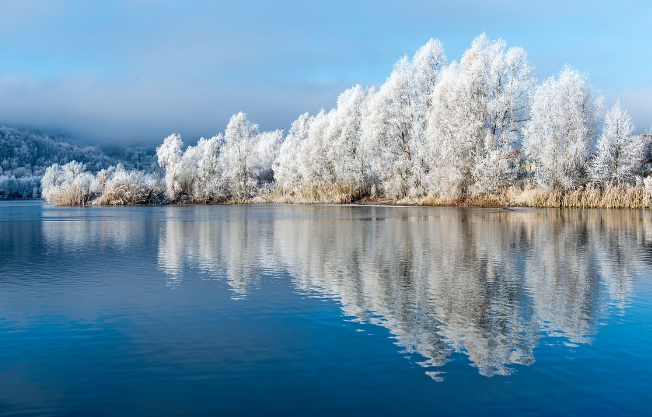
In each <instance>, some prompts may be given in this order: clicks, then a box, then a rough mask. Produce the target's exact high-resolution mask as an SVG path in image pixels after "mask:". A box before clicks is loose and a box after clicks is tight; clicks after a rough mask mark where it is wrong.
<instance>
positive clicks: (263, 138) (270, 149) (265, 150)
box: [254, 130, 283, 186]
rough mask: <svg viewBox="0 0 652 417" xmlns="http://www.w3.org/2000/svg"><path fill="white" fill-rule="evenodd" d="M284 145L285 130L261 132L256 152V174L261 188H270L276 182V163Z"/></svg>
mask: <svg viewBox="0 0 652 417" xmlns="http://www.w3.org/2000/svg"><path fill="white" fill-rule="evenodd" d="M282 143H283V130H274V131H271V132H261V133H260V134H259V135H258V139H257V140H256V149H255V152H254V156H255V161H254V164H255V166H256V172H257V175H258V182H259V185H260V186H270V185H271V184H272V183H273V182H274V170H273V166H274V162H275V161H276V159H277V158H278V155H279V150H280V148H281V144H282Z"/></svg>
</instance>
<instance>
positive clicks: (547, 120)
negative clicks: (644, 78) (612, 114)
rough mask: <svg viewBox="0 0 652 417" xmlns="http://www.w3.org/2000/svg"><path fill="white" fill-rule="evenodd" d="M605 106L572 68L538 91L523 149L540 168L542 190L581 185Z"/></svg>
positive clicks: (527, 126) (566, 69)
mask: <svg viewBox="0 0 652 417" xmlns="http://www.w3.org/2000/svg"><path fill="white" fill-rule="evenodd" d="M602 102H603V98H602V96H601V95H600V94H599V93H597V92H595V91H594V89H593V87H592V85H591V83H590V82H589V79H588V77H587V76H586V75H585V74H581V73H579V72H577V71H575V70H573V69H571V68H570V67H568V66H566V67H565V68H564V69H563V70H562V72H561V73H560V74H559V75H558V76H557V77H554V76H553V77H550V78H549V79H547V80H546V81H545V82H544V83H543V84H541V85H540V86H538V87H537V88H536V89H535V91H534V94H533V95H532V108H531V116H530V120H529V122H528V123H527V125H526V127H525V132H524V133H525V135H524V140H523V148H524V150H525V154H526V156H527V157H528V158H529V159H531V160H532V161H533V162H534V163H535V164H536V170H535V179H536V181H537V183H538V184H539V185H540V186H542V187H544V188H548V189H552V188H554V189H562V190H568V189H571V188H574V187H576V186H577V185H578V183H579V181H580V179H581V176H582V175H583V171H584V169H585V167H586V162H587V160H588V158H589V152H590V149H591V147H592V145H593V143H594V142H595V140H596V136H597V122H598V116H599V113H600V109H601V107H602Z"/></svg>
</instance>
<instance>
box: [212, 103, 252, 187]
mask: <svg viewBox="0 0 652 417" xmlns="http://www.w3.org/2000/svg"><path fill="white" fill-rule="evenodd" d="M257 136H258V125H257V124H253V123H251V122H250V121H249V120H248V119H247V115H246V114H244V113H242V112H240V113H238V114H236V115H233V116H232V117H231V119H230V120H229V124H228V125H227V126H226V131H225V132H224V146H223V147H222V152H221V154H220V161H221V165H222V169H223V171H222V179H223V181H224V182H225V185H226V187H227V189H228V190H229V195H230V197H232V198H234V199H236V200H245V199H247V198H250V197H252V196H253V195H254V193H255V191H256V188H257V180H256V178H257V172H256V163H255V158H254V150H255V148H256V139H257Z"/></svg>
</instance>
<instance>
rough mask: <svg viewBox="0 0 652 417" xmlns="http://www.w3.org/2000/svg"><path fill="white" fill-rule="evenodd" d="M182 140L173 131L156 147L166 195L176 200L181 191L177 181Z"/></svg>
mask: <svg viewBox="0 0 652 417" xmlns="http://www.w3.org/2000/svg"><path fill="white" fill-rule="evenodd" d="M182 146H183V142H182V141H181V136H180V135H178V134H176V133H174V134H172V135H170V136H168V137H166V138H165V139H164V140H163V144H162V145H161V146H159V147H158V148H156V155H157V157H158V163H159V165H160V166H161V167H162V168H164V169H165V186H166V196H167V198H168V199H169V200H172V201H174V200H176V198H177V195H178V194H179V193H180V192H181V185H180V183H179V174H180V172H179V171H180V169H179V168H180V163H181V156H182V153H181V147H182Z"/></svg>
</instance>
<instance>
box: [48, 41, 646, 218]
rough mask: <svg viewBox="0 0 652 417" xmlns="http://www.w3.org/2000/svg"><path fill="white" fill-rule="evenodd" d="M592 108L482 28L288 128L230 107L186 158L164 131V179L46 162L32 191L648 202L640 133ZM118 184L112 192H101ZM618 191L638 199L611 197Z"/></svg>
mask: <svg viewBox="0 0 652 417" xmlns="http://www.w3.org/2000/svg"><path fill="white" fill-rule="evenodd" d="M603 103H604V99H603V97H602V96H601V95H600V93H599V92H598V91H597V90H596V89H595V87H593V85H592V84H591V83H590V81H589V79H588V77H587V76H586V75H585V74H582V73H580V72H578V71H576V70H574V69H572V68H570V67H568V66H567V67H565V68H564V69H563V70H562V71H561V72H560V73H559V74H558V75H556V76H553V77H550V78H549V79H547V80H546V81H544V82H543V83H541V84H537V83H536V79H535V75H534V70H533V66H532V65H531V63H530V62H529V61H528V59H527V54H526V52H525V51H524V50H523V49H521V48H515V47H511V48H508V47H507V45H506V43H505V41H503V40H495V41H492V40H490V39H489V38H488V37H487V36H486V35H484V34H483V35H481V36H479V37H477V38H476V39H474V40H473V42H472V44H471V47H470V48H469V49H468V50H467V51H466V52H465V53H464V55H463V56H462V58H461V59H460V61H459V62H457V61H453V62H451V63H448V61H447V58H446V55H445V53H444V48H443V45H442V44H441V42H439V41H438V40H430V41H429V42H428V43H426V44H425V45H424V46H423V47H421V48H420V49H419V50H418V51H417V52H416V54H415V55H414V57H412V59H409V58H408V57H404V58H402V59H400V60H399V61H398V62H397V63H396V64H395V66H394V68H393V70H392V72H391V74H390V76H389V77H388V78H387V80H386V81H385V83H384V84H383V85H382V86H380V88H378V89H374V88H370V89H365V88H363V87H361V86H360V85H356V86H354V87H352V88H350V89H348V90H346V91H344V92H343V93H342V94H340V96H339V98H338V100H337V105H336V107H335V108H333V109H331V110H330V111H324V110H322V111H320V112H319V113H318V114H315V115H309V114H308V113H305V114H302V115H300V116H299V118H298V119H297V120H296V121H294V122H293V123H292V125H291V127H290V129H289V131H288V132H287V134H284V132H282V131H279V130H277V131H273V132H259V130H258V126H257V125H256V124H253V123H252V122H250V121H249V120H247V117H246V115H244V114H243V113H239V114H237V115H234V116H233V117H232V118H231V120H230V121H229V124H228V126H227V128H226V130H225V132H224V133H223V134H222V133H220V134H218V135H217V136H214V137H211V138H209V139H205V138H202V139H200V140H199V142H198V143H197V145H196V146H188V147H187V148H185V150H184V145H183V143H182V140H181V138H180V137H179V135H171V136H169V137H167V138H166V139H165V140H164V141H163V144H162V145H161V146H160V147H158V148H157V158H158V163H159V165H160V167H161V168H162V169H163V170H164V178H159V177H156V176H155V175H153V174H146V173H143V172H137V171H126V170H124V169H122V168H114V169H112V170H104V171H100V172H99V173H98V174H97V175H95V176H92V175H88V174H87V173H85V172H84V169H83V166H80V165H74V166H71V167H67V166H63V167H62V166H60V165H55V166H52V167H51V168H49V169H48V171H47V172H46V175H45V177H44V179H43V195H44V197H45V198H46V199H47V200H48V201H54V202H57V203H58V204H86V203H88V202H90V201H93V200H94V199H95V202H96V203H97V204H123V203H125V202H127V203H129V202H137V203H150V202H159V201H163V200H164V201H167V202H202V203H210V202H251V201H253V202H256V201H269V202H308V203H310V202H330V203H346V202H351V201H355V200H359V199H363V198H372V199H374V198H376V199H378V198H387V199H395V200H402V201H412V202H422V203H434V204H449V203H454V202H461V203H490V204H491V203H496V204H522V205H551V206H555V205H567V206H584V205H587V206H614V207H616V206H649V205H650V198H651V196H652V178H651V177H650V172H649V171H650V167H649V165H650V161H651V158H650V136H649V135H634V126H633V124H632V121H631V118H630V117H629V115H628V114H627V112H626V111H625V110H623V109H622V108H621V106H620V104H619V103H616V104H615V105H614V106H613V107H612V108H611V109H610V110H609V111H607V112H606V113H605V112H604V110H603ZM80 178H81V179H80ZM117 183H119V184H121V186H120V187H119V190H123V191H116V188H115V187H113V188H111V187H109V186H110V185H111V184H117ZM107 187H108V188H107ZM71 190H72V191H71ZM134 190H146V192H145V191H142V192H140V191H138V192H135V191H134ZM614 190H615V191H614ZM121 193H122V194H121ZM132 193H135V194H137V195H139V196H145V197H143V198H142V199H141V198H138V199H131V198H128V197H129V196H131V195H132ZM109 194H110V196H109V197H107V195H109ZM123 194H124V195H123ZM623 195H625V196H627V198H629V199H634V200H635V201H613V198H615V197H617V198H621V197H622V196H623ZM63 196H66V197H63ZM71 196H75V197H74V198H73V197H71ZM605 199H607V200H609V201H607V200H605Z"/></svg>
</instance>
